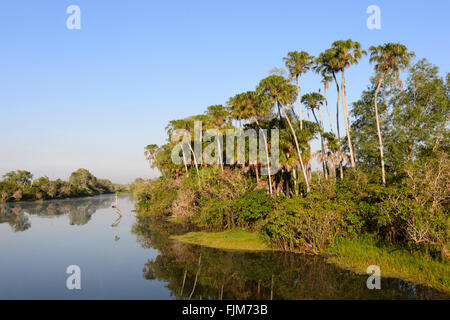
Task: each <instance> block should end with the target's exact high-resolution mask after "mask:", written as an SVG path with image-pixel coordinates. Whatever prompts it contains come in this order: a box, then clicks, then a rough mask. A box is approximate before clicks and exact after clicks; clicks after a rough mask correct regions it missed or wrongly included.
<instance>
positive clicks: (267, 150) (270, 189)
mask: <svg viewBox="0 0 450 320" xmlns="http://www.w3.org/2000/svg"><path fill="white" fill-rule="evenodd" d="M253 118H254V120H255V122H256V125H257V126H258V128H259V130H260V131H261V133H262V135H263V138H264V144H265V147H266V160H267V173H268V175H269V192H270V194H273V193H272V178H271V177H270V162H269V148H268V146H267V138H266V135H265V134H264V131H263V130H262V129H261V127H260V126H259V122H258V119H257V118H256V117H253Z"/></svg>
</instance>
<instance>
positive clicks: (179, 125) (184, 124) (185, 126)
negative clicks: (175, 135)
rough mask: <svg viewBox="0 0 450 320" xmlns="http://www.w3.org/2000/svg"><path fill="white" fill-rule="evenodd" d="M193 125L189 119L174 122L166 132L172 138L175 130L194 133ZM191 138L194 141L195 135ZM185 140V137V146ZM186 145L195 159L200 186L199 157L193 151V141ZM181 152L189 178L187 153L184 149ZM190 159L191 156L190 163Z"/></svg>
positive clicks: (171, 122) (170, 123)
mask: <svg viewBox="0 0 450 320" xmlns="http://www.w3.org/2000/svg"><path fill="white" fill-rule="evenodd" d="M192 123H193V120H192V119H189V118H186V119H180V120H172V121H170V122H169V125H168V126H167V127H166V130H167V133H168V135H169V137H172V132H173V130H176V129H182V130H186V131H189V132H190V131H192V128H191V127H192ZM190 136H191V138H190V139H192V138H193V136H194V135H192V134H191V135H190ZM184 139H185V137H183V138H182V141H183V145H184V144H185V142H184ZM186 144H187V146H188V147H189V150H190V152H191V153H192V155H193V157H194V165H195V170H196V171H197V177H198V182H199V184H200V173H199V171H198V162H197V157H196V155H195V152H194V150H193V149H192V145H191V140H190V141H189V142H188V143H186ZM181 151H182V153H183V162H184V167H185V169H186V175H187V176H188V177H189V171H188V169H187V161H186V153H185V152H184V147H182V148H181ZM190 158H191V156H190V155H189V161H190Z"/></svg>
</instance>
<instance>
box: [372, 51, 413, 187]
mask: <svg viewBox="0 0 450 320" xmlns="http://www.w3.org/2000/svg"><path fill="white" fill-rule="evenodd" d="M369 50H370V62H371V63H375V66H374V69H375V72H376V73H377V75H378V76H379V80H378V85H377V88H376V89H375V94H374V105H375V119H376V123H377V134H378V143H379V145H380V158H381V179H382V182H383V185H384V186H386V173H385V169H384V151H383V138H382V136H381V129H380V127H381V125H380V117H379V114H378V101H377V99H378V93H379V91H380V88H381V85H382V83H383V80H384V78H385V76H386V74H387V73H388V72H394V77H397V76H398V72H399V71H400V70H403V69H405V68H407V67H408V66H409V63H410V60H411V59H412V58H414V57H415V54H414V52H408V48H406V46H404V45H402V44H400V43H385V44H384V45H380V46H371V47H370V48H369ZM395 85H397V83H395Z"/></svg>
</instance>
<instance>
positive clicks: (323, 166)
mask: <svg viewBox="0 0 450 320" xmlns="http://www.w3.org/2000/svg"><path fill="white" fill-rule="evenodd" d="M319 108H320V107H319ZM311 111H312V114H313V116H314V119H316V122H317V124H318V125H319V128H320V144H321V151H322V170H323V177H324V178H325V179H328V175H327V169H326V167H325V145H324V143H323V137H322V132H323V128H322V127H323V126H322V116H321V115H320V122H319V121H318V120H317V117H316V113H315V112H314V109H311ZM319 112H320V109H319ZM320 114H322V113H321V112H320Z"/></svg>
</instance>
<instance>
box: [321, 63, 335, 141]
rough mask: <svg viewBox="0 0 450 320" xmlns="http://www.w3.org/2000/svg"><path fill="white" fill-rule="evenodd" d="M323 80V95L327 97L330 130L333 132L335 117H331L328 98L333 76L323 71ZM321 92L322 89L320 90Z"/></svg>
mask: <svg viewBox="0 0 450 320" xmlns="http://www.w3.org/2000/svg"><path fill="white" fill-rule="evenodd" d="M321 75H322V80H321V82H322V83H323V95H324V98H325V107H326V109H327V113H328V118H329V120H330V132H331V133H333V119H332V118H331V113H330V109H329V108H328V99H327V91H328V89H329V88H330V82H331V81H332V80H333V77H332V76H330V75H328V74H326V72H322V74H321ZM319 93H320V90H319Z"/></svg>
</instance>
